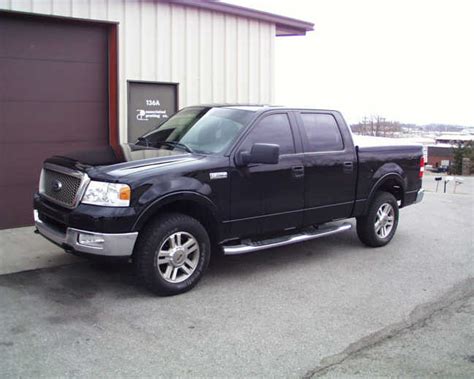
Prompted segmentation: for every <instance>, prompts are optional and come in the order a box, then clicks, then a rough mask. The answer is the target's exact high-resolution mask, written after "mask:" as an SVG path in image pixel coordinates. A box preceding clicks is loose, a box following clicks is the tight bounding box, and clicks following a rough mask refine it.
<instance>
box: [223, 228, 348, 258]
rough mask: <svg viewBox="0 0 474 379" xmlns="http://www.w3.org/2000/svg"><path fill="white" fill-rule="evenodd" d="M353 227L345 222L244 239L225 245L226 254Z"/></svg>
mask: <svg viewBox="0 0 474 379" xmlns="http://www.w3.org/2000/svg"><path fill="white" fill-rule="evenodd" d="M351 228H352V225H351V224H349V223H347V222H345V223H343V224H341V225H322V226H320V227H319V228H317V229H316V228H312V229H306V230H304V231H300V232H299V233H296V234H290V235H285V236H282V237H276V238H270V239H267V240H261V241H251V240H244V241H242V243H241V244H240V245H230V246H225V245H224V246H223V248H224V255H237V254H245V253H252V252H254V251H258V250H264V249H271V248H272V247H278V246H285V245H291V244H293V243H297V242H303V241H309V240H312V239H315V238H321V237H326V236H330V235H331V234H336V233H340V232H344V231H346V230H349V229H351Z"/></svg>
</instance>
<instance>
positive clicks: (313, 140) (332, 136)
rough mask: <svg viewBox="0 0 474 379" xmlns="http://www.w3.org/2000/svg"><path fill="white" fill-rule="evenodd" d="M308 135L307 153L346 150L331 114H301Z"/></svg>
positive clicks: (304, 130)
mask: <svg viewBox="0 0 474 379" xmlns="http://www.w3.org/2000/svg"><path fill="white" fill-rule="evenodd" d="M301 119H302V120H303V132H304V134H306V143H305V152H320V151H339V150H343V149H344V144H343V142H342V136H341V132H340V131H339V127H338V126H337V122H336V119H335V118H334V116H333V115H331V114H325V113H301Z"/></svg>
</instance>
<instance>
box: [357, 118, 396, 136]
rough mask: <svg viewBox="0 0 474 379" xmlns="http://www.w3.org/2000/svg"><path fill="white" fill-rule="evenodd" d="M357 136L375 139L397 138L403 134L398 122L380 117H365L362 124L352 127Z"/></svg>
mask: <svg viewBox="0 0 474 379" xmlns="http://www.w3.org/2000/svg"><path fill="white" fill-rule="evenodd" d="M351 128H352V131H353V132H354V133H356V134H361V135H365V136H374V137H396V136H398V135H399V134H400V132H401V125H400V123H399V122H398V121H388V120H387V119H386V118H385V117H382V116H379V115H372V116H370V117H367V116H365V117H364V118H363V119H362V121H361V122H359V123H358V124H355V125H352V126H351Z"/></svg>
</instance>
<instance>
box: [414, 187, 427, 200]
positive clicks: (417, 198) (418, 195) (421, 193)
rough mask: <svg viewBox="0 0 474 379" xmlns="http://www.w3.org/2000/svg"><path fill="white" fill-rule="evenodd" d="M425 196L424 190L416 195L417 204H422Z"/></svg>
mask: <svg viewBox="0 0 474 379" xmlns="http://www.w3.org/2000/svg"><path fill="white" fill-rule="evenodd" d="M424 196H425V190H424V189H423V188H421V189H420V190H419V191H418V192H417V194H416V199H415V204H416V203H421V201H422V200H423V197H424Z"/></svg>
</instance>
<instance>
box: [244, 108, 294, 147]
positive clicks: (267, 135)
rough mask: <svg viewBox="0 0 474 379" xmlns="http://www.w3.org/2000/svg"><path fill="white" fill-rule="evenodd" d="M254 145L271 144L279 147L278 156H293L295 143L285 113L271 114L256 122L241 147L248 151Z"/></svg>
mask: <svg viewBox="0 0 474 379" xmlns="http://www.w3.org/2000/svg"><path fill="white" fill-rule="evenodd" d="M254 143H272V144H276V145H279V146H280V155H283V154H294V153H295V143H294V140H293V133H292V131H291V125H290V120H289V119H288V115H287V114H286V113H278V114H271V115H269V116H266V117H265V118H263V119H262V120H260V121H259V122H258V124H257V125H256V126H255V127H254V128H253V129H252V130H251V132H250V134H249V135H248V136H247V137H246V139H245V141H244V143H243V144H242V146H241V149H242V150H247V151H250V149H251V148H252V145H253V144H254Z"/></svg>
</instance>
